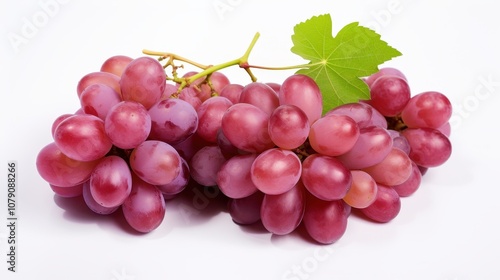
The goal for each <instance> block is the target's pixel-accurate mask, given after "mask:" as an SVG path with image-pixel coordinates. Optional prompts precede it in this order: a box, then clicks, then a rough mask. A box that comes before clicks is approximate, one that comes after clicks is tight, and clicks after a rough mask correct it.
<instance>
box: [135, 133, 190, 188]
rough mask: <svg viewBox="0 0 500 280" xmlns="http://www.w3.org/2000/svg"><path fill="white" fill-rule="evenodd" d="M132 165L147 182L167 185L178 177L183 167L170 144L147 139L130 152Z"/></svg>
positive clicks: (136, 172)
mask: <svg viewBox="0 0 500 280" xmlns="http://www.w3.org/2000/svg"><path fill="white" fill-rule="evenodd" d="M130 167H131V168H132V170H133V171H134V173H135V174H137V176H138V177H139V178H140V179H142V180H143V181H145V182H146V183H149V184H152V185H165V184H169V183H171V182H172V181H173V180H174V179H175V178H177V176H178V175H179V173H180V172H181V169H182V161H181V158H180V156H179V154H178V153H177V151H176V150H175V149H174V148H173V147H172V146H170V145H169V144H167V143H165V142H161V141H157V140H147V141H144V142H143V143H142V144H140V145H139V146H137V148H135V149H134V150H133V151H132V153H131V154H130Z"/></svg>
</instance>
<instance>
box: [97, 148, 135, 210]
mask: <svg viewBox="0 0 500 280" xmlns="http://www.w3.org/2000/svg"><path fill="white" fill-rule="evenodd" d="M131 189H132V174H131V173H130V169H129V167H128V165H127V162H126V161H125V160H124V159H122V158H121V157H118V156H107V157H105V158H103V159H102V160H101V161H99V164H98V165H97V166H96V168H95V169H94V171H93V172H92V175H90V193H91V194H92V197H93V198H94V200H95V201H96V202H97V203H99V204H100V205H102V206H104V207H107V208H113V207H116V206H119V205H121V204H122V203H123V201H124V200H125V199H126V198H127V197H128V195H129V194H130V191H131Z"/></svg>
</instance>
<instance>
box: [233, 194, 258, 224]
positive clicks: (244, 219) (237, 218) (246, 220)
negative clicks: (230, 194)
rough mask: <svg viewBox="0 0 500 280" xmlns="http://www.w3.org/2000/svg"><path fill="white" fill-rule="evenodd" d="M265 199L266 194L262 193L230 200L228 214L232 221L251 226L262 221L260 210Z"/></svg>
mask: <svg viewBox="0 0 500 280" xmlns="http://www.w3.org/2000/svg"><path fill="white" fill-rule="evenodd" d="M263 199H264V193H262V192H260V191H256V192H255V193H253V194H251V195H249V196H246V197H242V198H236V199H230V200H229V202H228V212H229V215H231V219H232V220H233V221H234V222H235V223H237V224H240V225H250V224H254V223H256V222H258V221H260V208H261V206H262V200H263Z"/></svg>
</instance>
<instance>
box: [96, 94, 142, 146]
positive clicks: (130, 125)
mask: <svg viewBox="0 0 500 280" xmlns="http://www.w3.org/2000/svg"><path fill="white" fill-rule="evenodd" d="M104 129H105V131H106V135H108V137H109V139H110V140H111V142H112V143H113V145H115V146H116V147H118V148H121V149H133V148H135V147H137V146H139V145H140V144H141V143H142V142H144V141H146V139H147V138H148V136H149V133H150V131H151V116H150V115H149V114H148V111H147V110H146V108H144V106H142V104H140V103H137V102H133V101H122V102H120V103H118V104H116V105H115V106H113V107H112V108H111V109H110V111H109V113H108V115H107V116H106V119H105V120H104Z"/></svg>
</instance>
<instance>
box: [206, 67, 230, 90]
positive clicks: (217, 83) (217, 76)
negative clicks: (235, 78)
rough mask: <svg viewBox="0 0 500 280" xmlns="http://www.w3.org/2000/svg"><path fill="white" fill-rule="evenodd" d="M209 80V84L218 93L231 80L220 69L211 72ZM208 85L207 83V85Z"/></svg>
mask: <svg viewBox="0 0 500 280" xmlns="http://www.w3.org/2000/svg"><path fill="white" fill-rule="evenodd" d="M208 79H209V80H210V85H211V87H212V89H213V91H215V92H216V93H219V94H220V92H221V91H222V89H224V88H225V87H226V86H227V85H229V84H230V83H231V82H230V81H229V78H228V77H227V76H226V75H224V74H223V73H222V72H220V71H216V72H213V73H212V74H210V77H209V78H208ZM207 86H208V85H207Z"/></svg>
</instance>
